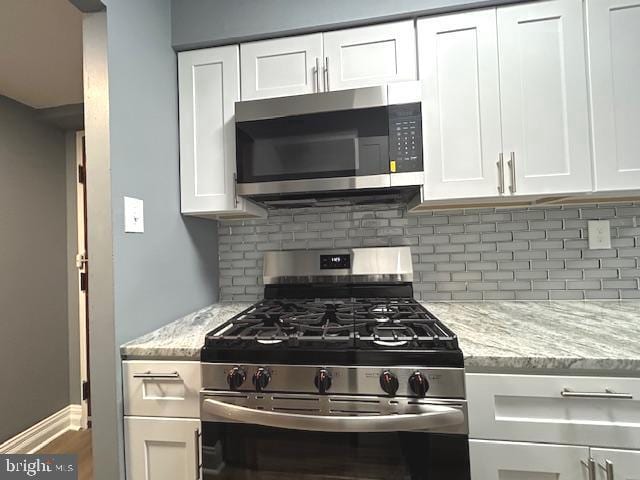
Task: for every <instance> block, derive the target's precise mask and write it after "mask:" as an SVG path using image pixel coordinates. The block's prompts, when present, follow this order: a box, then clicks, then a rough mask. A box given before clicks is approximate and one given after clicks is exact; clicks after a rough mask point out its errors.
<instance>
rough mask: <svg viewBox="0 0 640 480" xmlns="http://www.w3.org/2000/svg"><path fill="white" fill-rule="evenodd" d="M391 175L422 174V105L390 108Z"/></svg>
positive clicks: (392, 106) (411, 104) (415, 104)
mask: <svg viewBox="0 0 640 480" xmlns="http://www.w3.org/2000/svg"><path fill="white" fill-rule="evenodd" d="M389 160H390V170H391V173H400V172H422V171H423V164H422V112H421V110H420V103H409V104H404V105H390V106H389Z"/></svg>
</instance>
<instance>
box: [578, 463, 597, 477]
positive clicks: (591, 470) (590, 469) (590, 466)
mask: <svg viewBox="0 0 640 480" xmlns="http://www.w3.org/2000/svg"><path fill="white" fill-rule="evenodd" d="M580 463H582V465H584V467H585V468H586V469H587V472H589V480H596V461H595V460H594V459H593V458H590V459H589V460H587V461H586V462H585V461H584V460H580Z"/></svg>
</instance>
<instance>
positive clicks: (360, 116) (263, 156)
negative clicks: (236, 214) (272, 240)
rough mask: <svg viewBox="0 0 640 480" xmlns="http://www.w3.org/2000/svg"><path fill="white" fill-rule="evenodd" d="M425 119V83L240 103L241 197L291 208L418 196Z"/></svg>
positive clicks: (239, 180)
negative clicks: (319, 202)
mask: <svg viewBox="0 0 640 480" xmlns="http://www.w3.org/2000/svg"><path fill="white" fill-rule="evenodd" d="M421 115H422V105H421V89H420V84H419V82H402V83H394V84H388V85H385V86H379V87H367V88H359V89H354V90H342V91H337V92H327V93H319V94H310V95H296V96H292V97H283V98H271V99H263V100H252V101H246V102H237V103H236V167H237V193H238V194H239V195H243V196H245V197H249V198H252V199H253V200H255V201H258V202H261V203H264V204H270V203H271V204H277V203H284V204H287V203H290V202H294V203H295V202H296V201H299V200H304V199H307V198H309V199H318V198H325V199H326V198H329V199H331V198H335V197H354V198H365V197H366V196H367V195H375V196H378V197H380V196H382V197H386V196H387V195H389V194H395V195H400V196H402V195H406V194H407V192H409V194H410V193H411V192H415V191H416V190H417V189H418V188H419V186H420V185H422V184H423V183H424V173H423V172H424V169H423V158H422V122H421V119H422V117H421ZM352 203H354V202H352Z"/></svg>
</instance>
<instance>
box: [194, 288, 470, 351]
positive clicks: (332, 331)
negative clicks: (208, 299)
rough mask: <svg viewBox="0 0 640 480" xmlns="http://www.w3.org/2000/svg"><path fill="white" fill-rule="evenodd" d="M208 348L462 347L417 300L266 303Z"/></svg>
mask: <svg viewBox="0 0 640 480" xmlns="http://www.w3.org/2000/svg"><path fill="white" fill-rule="evenodd" d="M206 342H207V345H208V346H211V347H214V348H215V347H216V346H236V347H237V346H242V347H246V346H247V345H254V346H269V347H271V348H277V347H278V346H281V347H297V346H304V347H309V346H313V347H319V348H329V349H330V348H341V349H345V348H356V349H358V350H367V349H372V350H375V349H386V350H389V349H394V348H395V349H397V348H400V349H403V350H404V349H412V350H414V349H417V350H421V349H424V350H434V349H436V350H442V349H457V347H458V343H457V339H456V336H455V335H454V334H453V332H451V331H450V330H449V329H448V328H447V327H445V326H444V325H443V324H442V323H441V322H440V321H439V320H438V319H437V318H436V317H435V316H433V315H432V314H431V313H430V312H429V311H428V310H426V309H425V308H424V307H423V306H422V305H420V304H419V303H418V302H416V301H415V300H413V299H411V298H348V299H295V300H293V299H291V300H290V299H277V300H273V299H270V300H263V301H262V302H259V303H257V304H256V305H254V306H253V307H251V308H250V309H248V310H246V311H244V312H242V313H241V314H239V315H237V316H236V317H234V318H232V319H231V320H229V321H228V322H227V323H225V324H223V325H221V326H220V327H218V328H217V329H216V330H214V331H212V332H211V333H209V334H208V335H207V340H206Z"/></svg>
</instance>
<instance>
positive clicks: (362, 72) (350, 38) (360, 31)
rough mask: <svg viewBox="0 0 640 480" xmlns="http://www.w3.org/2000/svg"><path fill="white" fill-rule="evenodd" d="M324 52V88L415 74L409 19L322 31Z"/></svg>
mask: <svg viewBox="0 0 640 480" xmlns="http://www.w3.org/2000/svg"><path fill="white" fill-rule="evenodd" d="M324 55H325V57H326V58H325V62H326V64H327V65H326V66H327V67H328V80H329V81H328V85H325V89H326V90H344V89H347V88H359V87H369V86H374V85H382V84H384V83H389V82H396V81H401V80H415V79H416V78H417V75H416V39H415V28H414V25H413V20H408V21H404V22H396V23H388V24H384V25H372V26H368V27H361V28H351V29H348V30H338V31H335V32H328V33H325V34H324Z"/></svg>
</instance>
